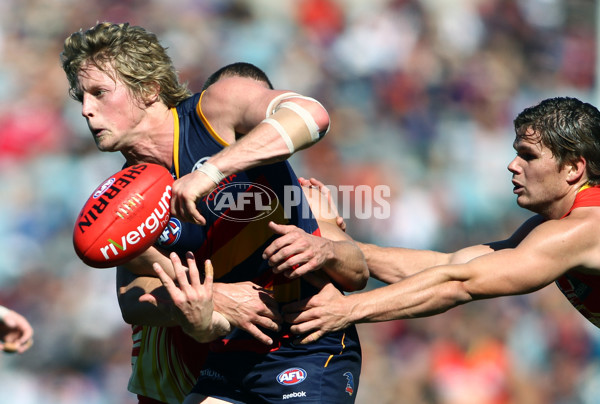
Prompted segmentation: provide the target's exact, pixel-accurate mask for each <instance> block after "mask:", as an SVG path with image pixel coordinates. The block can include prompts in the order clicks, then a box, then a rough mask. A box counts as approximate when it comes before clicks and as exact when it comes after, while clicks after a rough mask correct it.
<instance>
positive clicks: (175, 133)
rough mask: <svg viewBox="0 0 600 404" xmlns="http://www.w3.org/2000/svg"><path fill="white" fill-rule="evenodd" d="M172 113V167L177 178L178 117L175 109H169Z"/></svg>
mask: <svg viewBox="0 0 600 404" xmlns="http://www.w3.org/2000/svg"><path fill="white" fill-rule="evenodd" d="M171 112H172V113H173V165H174V166H175V176H176V178H179V115H178V114H177V108H171Z"/></svg>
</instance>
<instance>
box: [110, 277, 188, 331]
mask: <svg viewBox="0 0 600 404" xmlns="http://www.w3.org/2000/svg"><path fill="white" fill-rule="evenodd" d="M162 287H163V286H162V284H161V282H160V280H159V279H158V278H156V277H150V276H137V275H134V274H132V273H131V272H129V271H128V270H127V269H125V268H124V267H118V268H117V299H118V302H119V308H120V309H121V315H122V316H123V320H124V321H125V322H126V323H127V324H135V325H151V326H163V327H170V326H174V325H177V323H176V322H175V321H174V320H173V319H172V318H171V317H170V316H168V315H167V314H165V313H164V312H163V311H162V310H160V309H159V308H158V307H157V306H155V305H153V304H151V303H146V302H140V301H139V298H140V296H142V295H143V294H145V293H152V292H154V293H158V294H163V293H160V292H158V289H160V288H162Z"/></svg>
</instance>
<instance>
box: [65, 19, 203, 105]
mask: <svg viewBox="0 0 600 404" xmlns="http://www.w3.org/2000/svg"><path fill="white" fill-rule="evenodd" d="M60 61H61V63H62V68H63V70H64V71H65V73H66V75H67V80H68V81H69V95H70V96H71V97H73V98H74V99H76V100H78V101H81V100H82V94H81V88H80V86H79V80H78V74H79V71H80V70H81V69H82V68H83V67H85V66H86V65H88V64H92V65H93V66H95V67H97V68H98V69H100V70H102V71H105V72H106V71H107V69H106V68H107V67H108V66H111V67H112V68H113V69H114V71H115V74H116V75H117V77H113V79H115V80H116V79H119V80H121V81H122V82H123V83H124V84H125V85H126V86H127V87H128V88H129V89H130V90H131V92H132V93H133V94H134V95H135V96H136V97H139V98H140V99H142V100H146V99H148V98H149V97H150V96H152V95H153V94H154V93H155V92H156V90H157V89H158V91H159V94H158V96H159V97H160V99H161V100H162V101H163V102H164V103H165V104H166V105H167V106H168V107H169V108H172V107H175V106H176V105H177V104H179V103H180V102H181V101H183V100H185V99H186V98H188V97H190V96H191V94H192V93H191V91H190V90H189V89H188V88H187V85H186V84H182V83H179V78H178V77H177V72H176V71H175V67H174V66H173V62H172V61H171V58H170V57H169V56H168V55H167V52H166V48H164V47H163V46H162V45H161V44H160V43H159V41H158V39H157V37H156V35H155V34H153V33H151V32H149V31H147V30H146V29H144V28H142V27H137V26H130V25H129V23H122V24H114V23H110V22H102V23H98V24H97V25H96V26H94V27H92V28H90V29H88V30H87V31H83V30H79V31H78V32H75V33H73V34H71V35H70V36H69V37H68V38H67V39H65V43H64V47H63V51H62V53H61V54H60Z"/></svg>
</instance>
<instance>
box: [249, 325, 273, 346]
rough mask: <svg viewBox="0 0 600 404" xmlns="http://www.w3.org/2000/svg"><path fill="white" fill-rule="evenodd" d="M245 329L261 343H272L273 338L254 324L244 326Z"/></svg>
mask: <svg viewBox="0 0 600 404" xmlns="http://www.w3.org/2000/svg"><path fill="white" fill-rule="evenodd" d="M245 330H246V332H247V333H248V334H250V335H252V336H253V337H254V338H256V339H257V340H259V341H260V342H262V343H263V344H265V345H273V339H272V338H271V337H269V336H268V335H267V334H265V333H264V332H262V331H261V330H260V329H259V328H258V327H256V326H255V325H254V324H250V325H249V326H248V327H246V328H245Z"/></svg>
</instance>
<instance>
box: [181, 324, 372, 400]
mask: <svg viewBox="0 0 600 404" xmlns="http://www.w3.org/2000/svg"><path fill="white" fill-rule="evenodd" d="M360 369H361V349H360V343H359V341H358V335H357V333H356V328H355V327H354V326H352V327H349V328H348V329H346V330H345V331H341V332H336V333H331V334H328V335H326V336H325V337H322V338H321V339H320V340H319V341H317V342H315V343H313V344H306V345H294V344H293V343H286V344H282V346H281V348H279V349H278V350H275V351H273V352H269V353H267V354H257V353H252V352H218V353H217V352H211V353H209V355H208V358H207V360H206V362H205V366H204V367H203V370H202V371H201V373H200V377H199V378H198V382H197V383H196V386H195V387H194V389H193V390H192V392H194V393H199V394H202V395H204V396H209V397H214V398H218V399H221V400H224V401H228V402H231V403H244V404H248V403H327V404H352V403H354V402H355V400H356V392H357V389H358V381H359V377H360Z"/></svg>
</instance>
